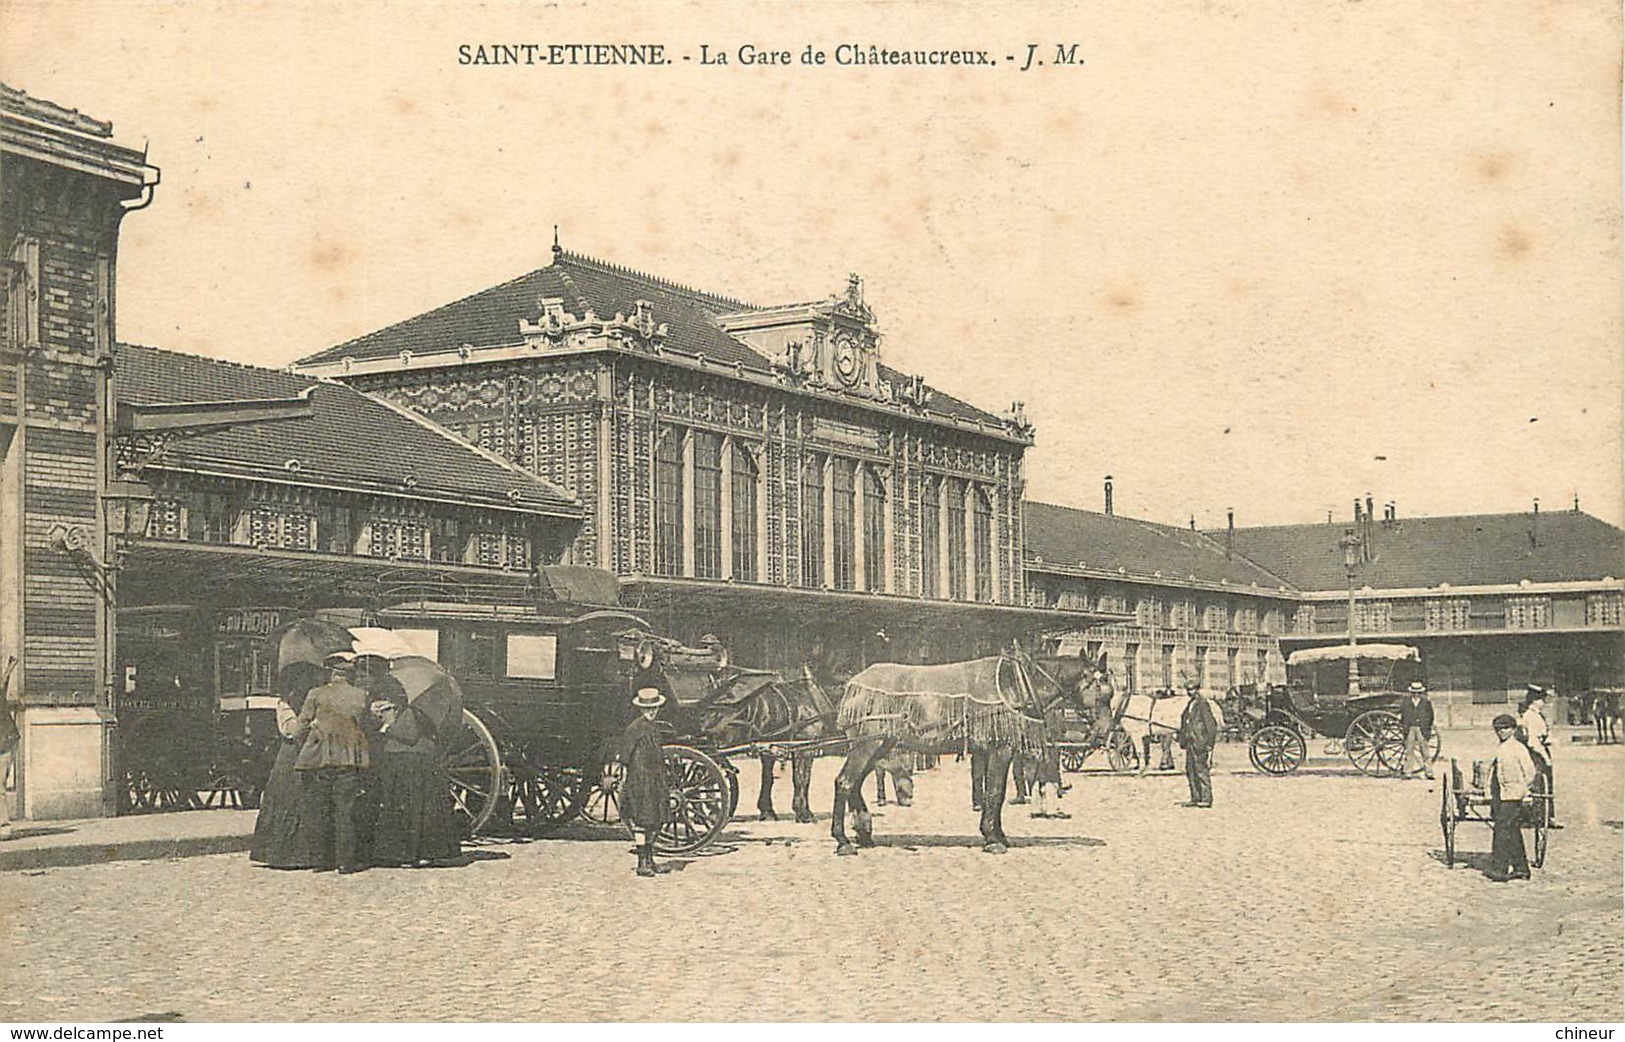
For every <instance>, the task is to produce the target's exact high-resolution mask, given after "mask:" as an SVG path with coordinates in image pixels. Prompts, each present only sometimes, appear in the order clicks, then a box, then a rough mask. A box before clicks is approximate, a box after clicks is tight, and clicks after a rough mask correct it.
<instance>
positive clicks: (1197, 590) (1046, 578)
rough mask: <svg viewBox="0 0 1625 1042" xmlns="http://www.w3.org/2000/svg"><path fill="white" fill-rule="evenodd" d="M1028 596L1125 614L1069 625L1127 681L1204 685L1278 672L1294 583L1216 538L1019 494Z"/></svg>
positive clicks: (1215, 690) (1281, 673) (1278, 675)
mask: <svg viewBox="0 0 1625 1042" xmlns="http://www.w3.org/2000/svg"><path fill="white" fill-rule="evenodd" d="M1025 513H1026V519H1027V521H1026V535H1027V555H1026V570H1027V597H1028V600H1029V603H1031V604H1033V605H1034V606H1035V607H1055V608H1064V609H1070V610H1077V611H1099V612H1118V613H1123V612H1126V613H1129V614H1132V615H1133V621H1132V622H1128V621H1125V622H1118V623H1110V624H1107V625H1103V626H1097V627H1094V628H1091V629H1089V630H1087V631H1084V632H1081V633H1077V634H1074V635H1073V636H1072V637H1071V638H1070V640H1069V642H1068V644H1069V646H1079V645H1081V646H1082V647H1083V648H1084V649H1085V650H1086V651H1088V652H1089V653H1090V654H1091V655H1097V654H1099V653H1100V652H1102V651H1104V652H1105V653H1106V654H1107V662H1108V664H1109V665H1110V667H1111V669H1112V672H1113V676H1114V679H1115V680H1116V682H1117V683H1119V684H1121V685H1123V686H1125V687H1127V688H1128V689H1129V690H1131V691H1137V692H1138V691H1153V690H1158V689H1177V688H1179V687H1182V686H1183V685H1184V683H1185V681H1186V680H1187V679H1188V678H1195V679H1197V680H1198V681H1199V682H1200V684H1201V686H1202V688H1203V689H1204V690H1206V691H1208V692H1209V693H1211V694H1213V695H1216V696H1218V695H1223V694H1224V693H1225V692H1227V691H1229V690H1230V689H1232V688H1237V687H1241V686H1244V685H1248V684H1257V683H1274V684H1278V683H1283V682H1284V681H1285V679H1286V669H1285V661H1284V659H1283V657H1282V653H1281V645H1280V638H1281V634H1282V633H1283V632H1285V631H1286V630H1287V628H1288V627H1289V626H1290V624H1291V621H1292V619H1293V615H1294V611H1295V608H1296V597H1297V591H1296V590H1292V589H1290V588H1288V587H1286V586H1285V585H1284V584H1283V583H1282V581H1281V580H1280V579H1279V578H1278V577H1277V576H1275V575H1273V574H1271V573H1268V572H1266V571H1264V570H1263V569H1261V568H1259V567H1258V566H1257V565H1255V564H1253V563H1252V562H1250V561H1248V560H1246V559H1245V558H1243V557H1241V556H1240V555H1238V554H1236V553H1234V552H1233V551H1227V549H1226V547H1225V545H1224V544H1223V543H1222V542H1220V541H1219V540H1215V539H1213V538H1210V537H1209V536H1206V535H1203V534H1202V533H1200V532H1194V531H1189V530H1185V529H1179V528H1174V527H1171V526H1168V525H1159V524H1155V523H1153V522H1149V521H1142V520H1139V519H1137V518H1128V517H1121V516H1117V515H1114V514H1108V513H1095V512H1093V511H1087V510H1079V509H1076V508H1072V507H1061V506H1055V505H1052V504H1048V503H1034V502H1029V503H1027V504H1026V511H1025Z"/></svg>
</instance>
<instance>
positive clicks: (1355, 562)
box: [1337, 528, 1360, 697]
mask: <svg viewBox="0 0 1625 1042" xmlns="http://www.w3.org/2000/svg"><path fill="white" fill-rule="evenodd" d="M1337 545H1338V547H1339V548H1340V549H1341V550H1342V551H1343V571H1344V572H1346V573H1347V574H1348V579H1349V696H1350V697H1354V696H1356V695H1358V694H1359V693H1360V660H1359V659H1358V658H1357V657H1355V654H1354V646H1355V627H1354V572H1355V569H1356V568H1358V567H1359V566H1360V537H1359V536H1357V535H1355V534H1354V529H1352V528H1348V529H1344V531H1343V538H1341V539H1339V540H1338V541H1337Z"/></svg>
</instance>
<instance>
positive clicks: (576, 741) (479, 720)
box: [377, 597, 738, 852]
mask: <svg viewBox="0 0 1625 1042" xmlns="http://www.w3.org/2000/svg"><path fill="white" fill-rule="evenodd" d="M602 599H605V600H607V599H609V598H607V597H605V598H602ZM377 618H378V621H379V623H380V624H381V625H383V626H387V627H389V628H390V629H392V630H395V631H396V632H397V633H399V634H401V635H402V636H403V637H405V638H406V639H409V640H411V641H412V642H413V643H415V644H417V645H419V646H430V647H433V648H434V649H435V657H436V658H437V660H438V661H439V663H440V664H441V665H442V666H443V667H444V668H446V669H447V670H449V671H450V672H451V673H452V674H453V675H454V676H456V677H457V679H458V681H459V683H460V684H461V686H462V691H463V697H464V704H465V706H466V707H467V710H468V713H469V715H470V716H471V717H472V718H473V719H472V720H471V721H470V737H469V740H467V741H465V742H464V743H462V744H463V749H462V752H461V758H460V759H458V760H457V761H456V762H453V763H452V764H450V769H451V771H452V774H453V784H454V787H455V786H456V785H458V784H459V783H461V784H464V785H465V786H466V785H473V786H477V787H479V788H480V790H481V791H489V793H490V800H489V805H488V806H485V807H481V808H479V809H478V810H476V811H471V813H470V817H471V818H473V819H474V821H475V825H476V827H488V826H489V827H504V828H512V829H516V830H519V831H526V832H535V831H537V830H540V829H542V828H545V827H548V826H552V825H559V824H563V823H565V822H568V821H571V820H573V819H575V818H577V817H578V816H581V817H585V818H586V819H587V820H589V821H590V822H593V823H595V824H601V825H615V824H617V823H618V821H619V814H618V797H617V788H616V786H617V782H618V778H619V774H618V767H619V765H618V764H617V763H616V762H615V758H614V749H615V744H616V741H617V739H619V737H620V735H621V733H622V731H623V730H624V729H625V727H626V725H627V724H628V723H629V722H630V720H631V718H632V713H633V710H632V707H631V704H630V703H631V698H632V695H633V693H634V692H635V690H636V689H637V688H638V687H641V686H644V685H652V686H656V687H659V688H660V689H661V690H662V691H664V692H665V693H666V694H667V696H668V701H667V705H666V707H665V708H663V709H662V711H661V716H660V721H659V722H660V724H661V726H662V728H663V729H664V730H666V732H667V734H668V737H667V739H666V749H667V764H668V769H669V770H670V772H671V774H672V782H673V786H674V791H675V792H676V793H677V795H676V796H674V811H675V815H676V818H677V821H676V822H674V825H673V829H672V834H671V835H669V836H663V837H662V839H663V841H662V842H661V845H662V846H663V848H664V849H667V850H669V851H674V852H675V851H683V850H693V849H697V848H698V847H699V846H703V845H704V844H705V843H706V842H709V841H710V839H712V838H714V837H715V835H716V834H717V833H718V832H720V830H721V827H722V825H723V824H725V822H726V820H727V818H728V816H730V815H731V814H732V812H733V808H734V805H735V803H736V802H737V798H738V784H737V781H736V780H735V772H734V770H733V767H732V765H731V764H729V763H728V762H727V760H726V758H725V757H723V756H720V755H717V754H716V751H715V748H714V743H713V742H712V740H711V738H710V737H709V736H708V735H707V734H706V733H705V731H704V729H703V728H702V726H701V725H702V714H703V709H704V706H705V703H706V701H707V699H708V696H709V695H710V693H711V692H712V690H713V688H714V682H713V677H714V676H715V675H716V674H717V673H718V672H720V671H721V670H722V669H724V668H725V667H726V664H727V663H726V654H725V652H723V651H722V650H721V649H720V648H716V649H687V648H682V647H681V646H680V645H678V644H676V642H674V641H670V640H667V639H665V638H663V637H660V636H658V635H656V634H654V633H652V632H650V629H649V626H648V623H647V622H646V621H645V620H644V619H643V618H642V617H641V616H639V615H637V614H635V613H633V612H629V611H626V610H624V609H622V608H619V607H617V606H614V605H613V604H602V603H600V604H591V603H581V602H577V601H567V600H556V601H542V602H539V603H536V604H527V605H499V604H480V605H471V604H461V603H450V602H434V601H418V602H411V603H403V604H397V605H394V606H392V607H390V608H387V609H384V610H381V611H379V612H378V613H377ZM482 747H483V748H482ZM488 770H489V776H488V777H486V772H487V771H488ZM460 780H461V781H460ZM470 798H473V797H470Z"/></svg>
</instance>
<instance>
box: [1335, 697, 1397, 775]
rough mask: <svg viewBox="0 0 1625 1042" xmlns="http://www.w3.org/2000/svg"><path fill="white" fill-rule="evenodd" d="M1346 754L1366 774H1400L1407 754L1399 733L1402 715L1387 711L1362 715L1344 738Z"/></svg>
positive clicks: (1372, 711)
mask: <svg viewBox="0 0 1625 1042" xmlns="http://www.w3.org/2000/svg"><path fill="white" fill-rule="evenodd" d="M1343 751H1344V752H1346V753H1348V757H1349V760H1350V761H1351V762H1352V763H1353V764H1354V766H1356V767H1358V768H1359V769H1360V771H1361V772H1362V773H1364V774H1370V775H1374V776H1380V775H1383V774H1398V773H1399V771H1400V766H1401V764H1400V760H1401V759H1402V758H1403V756H1404V754H1405V736H1404V735H1402V734H1400V733H1399V715H1398V714H1397V713H1390V712H1389V711H1388V710H1386V709H1373V710H1371V711H1370V712H1366V713H1361V714H1360V715H1359V716H1357V717H1355V718H1354V722H1353V723H1352V724H1349V730H1348V734H1346V735H1344V736H1343Z"/></svg>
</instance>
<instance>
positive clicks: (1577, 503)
mask: <svg viewBox="0 0 1625 1042" xmlns="http://www.w3.org/2000/svg"><path fill="white" fill-rule="evenodd" d="M1574 512H1575V513H1576V514H1578V513H1579V512H1580V493H1578V492H1576V493H1575V494H1574Z"/></svg>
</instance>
